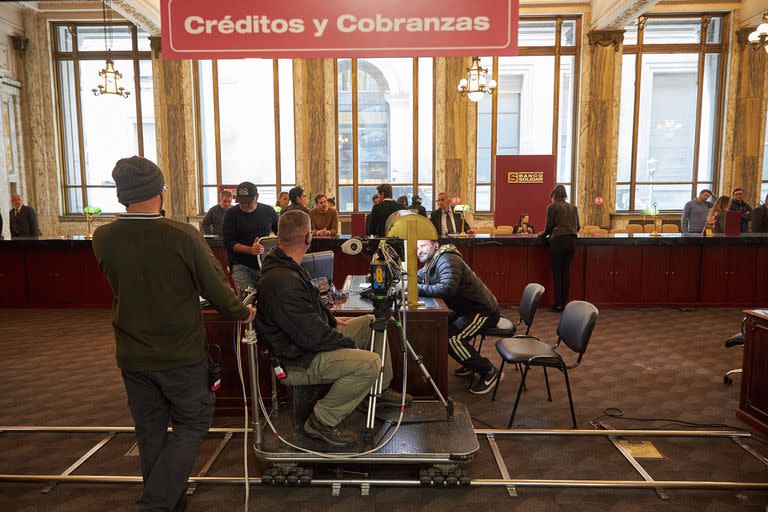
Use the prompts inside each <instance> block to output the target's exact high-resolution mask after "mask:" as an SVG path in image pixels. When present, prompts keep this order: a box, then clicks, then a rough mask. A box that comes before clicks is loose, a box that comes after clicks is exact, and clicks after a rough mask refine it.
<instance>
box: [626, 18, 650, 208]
mask: <svg viewBox="0 0 768 512" xmlns="http://www.w3.org/2000/svg"><path fill="white" fill-rule="evenodd" d="M645 21H646V18H644V17H640V19H639V20H638V22H637V57H636V58H635V104H634V107H633V108H634V111H633V113H632V159H631V165H630V170H629V182H630V185H629V209H630V211H632V210H634V209H635V186H636V184H637V138H638V133H637V131H638V125H639V123H640V116H639V113H640V89H641V84H642V77H643V34H644V32H645Z"/></svg>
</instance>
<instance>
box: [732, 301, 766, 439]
mask: <svg viewBox="0 0 768 512" xmlns="http://www.w3.org/2000/svg"><path fill="white" fill-rule="evenodd" d="M745 313H746V315H747V320H746V322H744V337H745V341H744V363H743V366H742V369H743V373H742V376H741V398H740V400H739V409H738V411H737V412H736V416H738V417H739V419H741V420H743V421H745V422H746V423H748V424H749V425H751V426H752V427H754V428H756V429H758V430H759V431H760V432H761V433H762V434H764V435H768V310H765V309H762V310H756V311H746V312H745Z"/></svg>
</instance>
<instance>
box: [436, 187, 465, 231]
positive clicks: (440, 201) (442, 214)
mask: <svg viewBox="0 0 768 512" xmlns="http://www.w3.org/2000/svg"><path fill="white" fill-rule="evenodd" d="M429 219H430V220H431V221H432V224H433V225H434V226H435V229H436V230H437V234H438V236H439V237H440V238H443V237H445V236H448V235H449V234H450V233H461V229H462V225H461V214H460V213H457V212H454V211H452V210H451V198H450V197H448V194H446V193H445V192H440V193H439V194H438V195H437V210H435V211H433V212H432V214H431V215H430V216H429ZM464 232H466V233H469V234H472V233H474V231H472V228H471V227H470V226H469V223H468V222H467V221H466V219H465V220H464Z"/></svg>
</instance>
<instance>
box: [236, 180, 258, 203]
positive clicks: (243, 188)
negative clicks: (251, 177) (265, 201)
mask: <svg viewBox="0 0 768 512" xmlns="http://www.w3.org/2000/svg"><path fill="white" fill-rule="evenodd" d="M257 195H259V190H258V189H257V188H256V185H254V184H253V183H251V182H250V181H244V182H242V183H241V184H239V185H238V186H237V193H236V194H235V202H236V203H240V202H243V201H246V202H249V201H251V200H252V199H253V198H254V197H256V196H257Z"/></svg>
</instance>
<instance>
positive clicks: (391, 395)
mask: <svg viewBox="0 0 768 512" xmlns="http://www.w3.org/2000/svg"><path fill="white" fill-rule="evenodd" d="M402 401H403V395H402V394H401V393H398V392H397V391H395V390H394V389H392V388H387V389H385V390H384V391H382V392H381V397H380V398H379V403H380V404H381V405H383V406H388V407H392V406H395V407H399V406H400V404H401V403H402ZM412 403H413V397H412V396H411V395H409V394H408V393H406V394H405V406H406V407H408V406H409V405H411V404H412Z"/></svg>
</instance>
